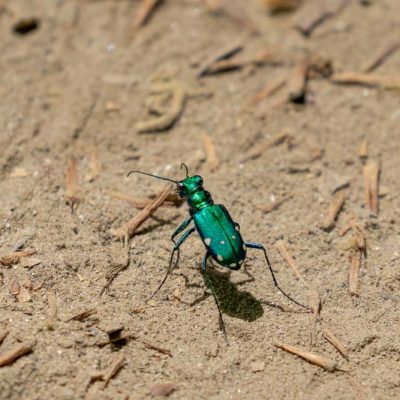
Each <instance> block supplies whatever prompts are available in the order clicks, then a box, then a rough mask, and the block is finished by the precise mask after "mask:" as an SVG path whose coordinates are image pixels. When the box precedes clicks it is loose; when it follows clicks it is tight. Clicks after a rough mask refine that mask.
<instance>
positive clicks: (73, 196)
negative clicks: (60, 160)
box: [65, 157, 81, 207]
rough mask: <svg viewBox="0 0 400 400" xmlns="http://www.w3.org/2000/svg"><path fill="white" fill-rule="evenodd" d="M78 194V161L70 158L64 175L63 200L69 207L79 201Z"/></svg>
mask: <svg viewBox="0 0 400 400" xmlns="http://www.w3.org/2000/svg"><path fill="white" fill-rule="evenodd" d="M79 192H80V189H79V183H78V161H77V159H76V158H75V157H71V158H70V159H69V161H68V167H67V171H66V174H65V200H66V201H67V203H68V204H70V205H71V207H74V205H75V204H76V203H78V202H79V201H80V200H81V197H80V196H79Z"/></svg>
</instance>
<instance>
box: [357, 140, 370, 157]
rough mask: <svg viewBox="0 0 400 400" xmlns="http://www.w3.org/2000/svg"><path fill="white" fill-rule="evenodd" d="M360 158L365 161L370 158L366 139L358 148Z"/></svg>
mask: <svg viewBox="0 0 400 400" xmlns="http://www.w3.org/2000/svg"><path fill="white" fill-rule="evenodd" d="M358 157H359V158H360V159H361V160H362V161H365V160H366V159H367V158H368V141H367V139H364V140H363V141H362V142H361V143H360V145H359V146H358Z"/></svg>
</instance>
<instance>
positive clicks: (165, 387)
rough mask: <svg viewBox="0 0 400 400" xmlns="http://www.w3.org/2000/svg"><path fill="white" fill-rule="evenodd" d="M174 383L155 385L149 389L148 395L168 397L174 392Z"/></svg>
mask: <svg viewBox="0 0 400 400" xmlns="http://www.w3.org/2000/svg"><path fill="white" fill-rule="evenodd" d="M176 389H177V388H176V385H175V384H174V383H171V382H169V383H156V384H155V385H153V386H152V387H151V388H150V393H151V394H152V395H153V396H156V397H168V396H169V395H170V394H171V393H173V392H174V391H175V390H176Z"/></svg>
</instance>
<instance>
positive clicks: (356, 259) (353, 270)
mask: <svg viewBox="0 0 400 400" xmlns="http://www.w3.org/2000/svg"><path fill="white" fill-rule="evenodd" d="M360 265H361V250H355V251H353V253H352V254H351V256H350V269H349V292H350V294H352V295H355V296H358V295H359V294H360V287H359V286H360V285H359V276H360Z"/></svg>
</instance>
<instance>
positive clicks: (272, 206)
mask: <svg viewBox="0 0 400 400" xmlns="http://www.w3.org/2000/svg"><path fill="white" fill-rule="evenodd" d="M292 197H293V195H291V194H290V195H287V196H284V197H282V198H281V199H279V200H276V201H271V202H269V203H266V204H256V205H255V207H256V208H257V209H258V210H260V211H263V212H265V213H269V212H271V211H273V210H276V209H278V208H279V207H280V206H281V205H282V204H283V203H285V202H286V201H287V200H289V199H291V198H292Z"/></svg>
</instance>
